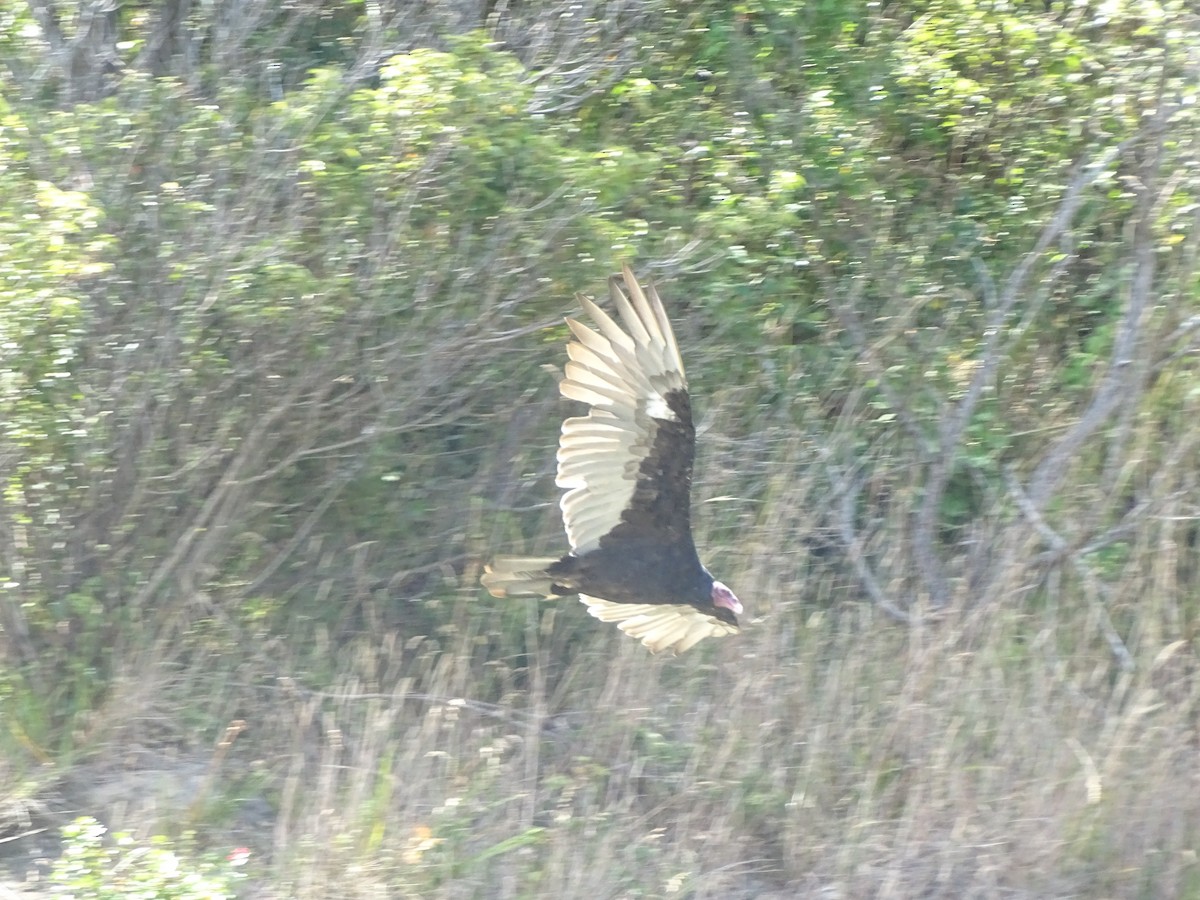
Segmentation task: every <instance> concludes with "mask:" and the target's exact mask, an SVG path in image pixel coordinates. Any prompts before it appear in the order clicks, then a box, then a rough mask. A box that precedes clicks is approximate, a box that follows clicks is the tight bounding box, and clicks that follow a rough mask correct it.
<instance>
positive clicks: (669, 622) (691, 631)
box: [579, 594, 738, 653]
mask: <svg viewBox="0 0 1200 900" xmlns="http://www.w3.org/2000/svg"><path fill="white" fill-rule="evenodd" d="M579 599H580V600H582V601H583V602H584V603H586V604H587V608H588V612H589V613H591V614H592V615H593V616H595V617H596V618H597V619H599V620H600V621H601V622H614V623H616V626H617V627H618V628H620V629H621V630H622V631H623V632H625V633H626V634H627V635H629V636H630V637H635V638H637V639H638V640H639V641H641V642H642V643H643V644H645V645H646V647H648V648H649V649H650V651H651V652H652V653H659V652H661V651H663V650H672V651H674V652H675V653H682V652H683V651H684V650H687V649H688V648H690V647H694V646H695V645H696V644H698V643H699V642H700V641H702V640H704V639H705V638H706V637H720V636H722V635H726V634H737V631H738V627H737V625H731V624H729V623H727V622H722V621H721V620H720V619H718V618H717V617H716V616H711V615H708V614H707V613H705V612H703V611H701V610H699V609H696V608H695V607H693V606H681V605H673V604H656V603H612V602H610V601H608V600H601V599H600V598H598V597H589V596H587V595H586V594H580V595H579Z"/></svg>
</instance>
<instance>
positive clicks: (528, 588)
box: [480, 556, 557, 597]
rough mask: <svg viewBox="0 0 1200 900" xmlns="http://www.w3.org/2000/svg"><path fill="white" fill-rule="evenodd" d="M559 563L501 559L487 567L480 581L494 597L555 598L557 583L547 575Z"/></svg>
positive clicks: (542, 559)
mask: <svg viewBox="0 0 1200 900" xmlns="http://www.w3.org/2000/svg"><path fill="white" fill-rule="evenodd" d="M555 562H557V560H556V559H555V558H554V557H548V558H546V557H538V556H499V557H497V558H496V559H494V560H492V564H491V565H490V566H485V567H484V570H483V571H484V575H483V577H482V578H481V579H480V581H482V582H483V586H484V587H485V588H487V589H488V593H490V594H491V595H492V596H493V597H509V596H515V595H520V594H540V595H541V596H543V597H553V596H554V591H553V589H552V588H553V585H554V580H553V579H552V578H551V577H550V576H549V575H547V574H546V569H547V568H549V567H550V566H551V565H553V564H554V563H555Z"/></svg>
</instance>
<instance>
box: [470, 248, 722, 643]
mask: <svg viewBox="0 0 1200 900" xmlns="http://www.w3.org/2000/svg"><path fill="white" fill-rule="evenodd" d="M622 281H623V282H624V289H622V286H621V282H622ZM608 290H609V295H610V296H611V298H612V303H613V306H615V307H616V309H617V312H618V313H619V315H620V319H621V323H623V326H624V327H622V324H619V323H618V322H617V321H615V320H614V319H613V318H611V317H610V316H609V315H608V314H607V313H605V312H604V310H602V309H601V308H600V307H599V306H597V305H596V304H595V303H594V302H593V301H591V300H590V299H588V298H587V297H585V296H583V295H579V298H578V299H579V303H580V305H581V306H582V307H583V310H584V312H586V313H587V314H588V316H589V317H590V318H591V319H592V321H593V322H595V323H596V327H597V329H598V330H593V329H591V328H589V327H588V326H586V325H583V324H581V323H580V322H577V321H575V320H574V319H567V325H568V326H569V327H570V329H571V334H572V335H573V336H574V340H573V341H572V342H571V343H569V344H568V345H567V356H568V357H569V358H570V362H568V363H567V366H566V377H565V378H564V379H563V380H562V382H560V384H559V390H560V391H561V392H562V394H563V396H564V397H568V398H570V399H572V400H579V401H581V402H583V403H586V404H588V405H589V406H590V407H591V409H590V410H589V411H588V414H587V415H586V416H579V417H576V418H570V419H567V420H566V421H565V422H564V423H563V427H562V436H561V438H560V439H559V442H558V477H557V479H556V483H557V484H558V486H559V487H561V488H565V489H566V493H564V494H563V497H562V500H561V501H560V503H559V506H560V507H561V509H562V516H563V525H564V526H565V527H566V532H567V539H568V541H569V542H570V545H571V549H570V552H568V553H567V554H566V555H565V556H563V557H562V558H561V559H554V558H552V557H551V558H537V557H499V558H497V559H496V560H494V561H493V562H492V564H491V565H490V566H488V567H486V570H485V574H484V576H483V579H482V580H483V585H484V587H486V588H487V589H488V591H490V592H491V593H492V595H493V596H496V597H507V596H510V595H519V594H538V595H542V596H545V597H560V596H565V595H568V594H576V593H577V594H579V599H580V600H581V601H583V602H584V603H585V604H587V608H588V612H589V613H591V614H592V615H593V616H595V617H596V618H597V619H599V620H600V621H602V622H614V623H616V625H617V627H618V628H620V629H621V630H622V631H623V632H625V633H626V634H628V635H631V636H633V637H635V638H638V639H639V640H640V641H641V642H642V643H643V644H645V645H646V646H647V647H649V648H650V650H651V651H653V652H655V653H657V652H659V651H660V650H668V649H670V650H673V651H675V652H681V651H683V650H687V649H688V648H689V647H692V646H694V645H695V644H696V643H697V642H699V641H701V640H703V639H704V638H706V637H715V636H718V635H724V634H733V633H734V632H736V631H737V630H738V621H737V616H738V614H739V613H741V611H742V604H741V603H740V602H739V601H738V598H737V597H736V596H734V593H733V591H731V590H730V589H729V588H728V587H726V586H725V585H724V584H722V583H721V582H719V581H717V580H715V579H714V578H713V577H712V575H711V574H709V571H708V570H707V569H706V568H704V566H703V565H701V563H700V557H699V556H698V555H697V553H696V546H695V544H694V543H693V542H692V528H691V510H690V504H691V499H690V498H691V488H692V463H693V460H694V458H695V453H696V429H695V426H694V425H693V424H692V404H691V399H690V398H689V396H688V390H687V380H686V379H685V378H684V374H683V360H682V359H681V358H680V356H679V347H678V345H676V343H675V335H674V334H673V333H672V331H671V323H670V321H668V319H667V314H666V311H665V310H664V309H663V305H662V300H660V299H659V297H658V292H657V291H656V290H655V289H654V287H653V286H652V285H651V286H649V287H647V288H646V289H645V290H643V289H642V288H641V287H640V286H639V285H638V283H637V279H636V278H634V275H633V272H632V270H631V269H630V268H629V266H624V267H623V271H622V275H621V276H620V277H618V276H615V275H614V276H613V277H612V278H610V279H609V282H608Z"/></svg>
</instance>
